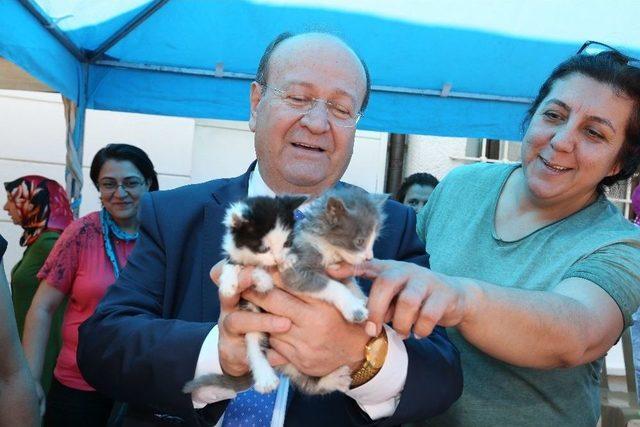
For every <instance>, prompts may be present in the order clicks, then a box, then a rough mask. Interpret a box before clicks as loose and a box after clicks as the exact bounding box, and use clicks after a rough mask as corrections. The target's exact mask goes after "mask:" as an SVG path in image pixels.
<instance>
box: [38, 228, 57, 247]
mask: <svg viewBox="0 0 640 427" xmlns="http://www.w3.org/2000/svg"><path fill="white" fill-rule="evenodd" d="M59 237H60V232H59V231H55V230H48V231H45V232H44V233H42V234H41V235H40V236H39V237H38V239H37V240H36V241H35V242H34V243H33V246H34V247H51V246H53V244H54V243H55V242H56V240H58V238H59Z"/></svg>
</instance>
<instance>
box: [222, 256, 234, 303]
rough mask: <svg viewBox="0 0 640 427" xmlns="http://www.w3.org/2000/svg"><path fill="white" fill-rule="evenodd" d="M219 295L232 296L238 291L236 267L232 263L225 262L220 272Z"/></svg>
mask: <svg viewBox="0 0 640 427" xmlns="http://www.w3.org/2000/svg"><path fill="white" fill-rule="evenodd" d="M219 291H220V295H222V296H224V297H227V298H228V297H232V296H234V295H235V294H236V293H237V292H238V267H237V266H235V265H232V264H225V265H224V266H223V267H222V274H220V288H219Z"/></svg>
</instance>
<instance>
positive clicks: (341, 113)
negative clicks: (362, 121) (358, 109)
mask: <svg viewBox="0 0 640 427" xmlns="http://www.w3.org/2000/svg"><path fill="white" fill-rule="evenodd" d="M331 111H332V112H333V114H334V115H335V116H336V117H340V118H341V119H346V118H348V117H351V111H350V110H349V109H348V108H347V107H345V106H343V105H340V104H331Z"/></svg>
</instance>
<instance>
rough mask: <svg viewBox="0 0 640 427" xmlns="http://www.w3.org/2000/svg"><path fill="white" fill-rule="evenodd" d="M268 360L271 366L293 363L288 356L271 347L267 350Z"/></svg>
mask: <svg viewBox="0 0 640 427" xmlns="http://www.w3.org/2000/svg"><path fill="white" fill-rule="evenodd" d="M267 360H268V361H269V364H270V365H271V366H282V365H287V364H289V363H291V362H289V360H287V358H286V357H284V356H283V355H281V354H280V353H278V352H277V351H275V350H274V349H271V348H270V349H268V350H267Z"/></svg>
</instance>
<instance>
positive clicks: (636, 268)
mask: <svg viewBox="0 0 640 427" xmlns="http://www.w3.org/2000/svg"><path fill="white" fill-rule="evenodd" d="M570 277H579V278H582V279H586V280H589V281H590V282H593V283H595V284H596V285H598V286H600V287H601V288H602V289H603V290H604V291H605V292H607V293H608V294H609V296H611V298H613V300H614V301H615V302H616V304H618V307H620V311H622V315H623V317H624V324H625V327H626V326H630V325H631V324H632V323H633V320H632V319H631V315H632V314H633V313H634V312H635V311H636V310H637V309H638V306H639V305H640V247H639V246H638V244H637V243H636V242H634V243H615V244H612V245H609V246H605V247H603V248H600V249H598V250H597V251H595V252H593V253H592V254H590V255H588V256H586V257H584V258H582V259H581V260H579V261H577V262H576V263H575V264H573V265H572V266H571V267H570V268H569V270H567V272H566V273H565V274H564V276H563V277H562V280H564V279H567V278H570Z"/></svg>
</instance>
